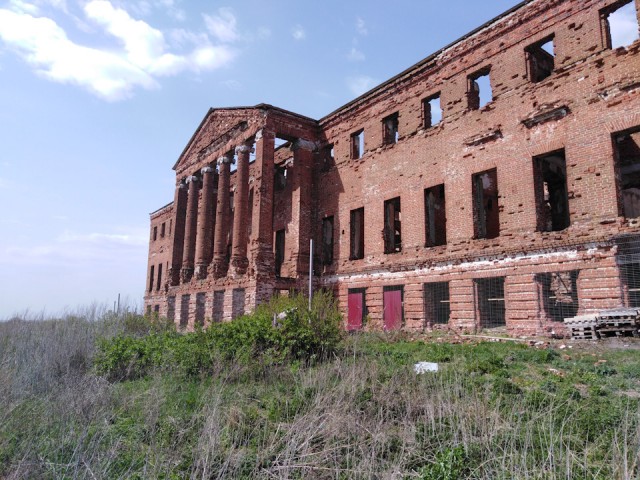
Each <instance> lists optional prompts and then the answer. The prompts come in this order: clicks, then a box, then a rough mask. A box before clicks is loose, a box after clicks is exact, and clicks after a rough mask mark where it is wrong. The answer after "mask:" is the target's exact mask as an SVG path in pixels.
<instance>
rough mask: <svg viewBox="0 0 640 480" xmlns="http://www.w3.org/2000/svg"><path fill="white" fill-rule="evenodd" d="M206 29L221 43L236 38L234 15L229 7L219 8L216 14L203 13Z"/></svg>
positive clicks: (229, 41)
mask: <svg viewBox="0 0 640 480" xmlns="http://www.w3.org/2000/svg"><path fill="white" fill-rule="evenodd" d="M203 17H204V22H205V25H206V26H207V30H209V32H211V34H212V35H213V36H214V37H216V38H217V39H218V40H219V41H221V42H222V43H232V42H235V41H236V40H238V32H237V31H236V23H237V22H236V17H235V15H234V14H233V11H232V10H231V9H230V8H226V7H223V8H219V9H218V15H203Z"/></svg>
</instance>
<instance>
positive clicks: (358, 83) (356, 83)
mask: <svg viewBox="0 0 640 480" xmlns="http://www.w3.org/2000/svg"><path fill="white" fill-rule="evenodd" d="M377 84H378V81H377V80H375V79H373V78H371V77H369V76H367V75H358V76H355V77H348V78H347V87H349V90H351V92H352V93H353V94H354V95H362V94H363V93H365V92H367V91H369V90H371V89H372V88H373V87H375V86H376V85H377Z"/></svg>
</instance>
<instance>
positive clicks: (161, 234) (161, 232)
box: [160, 222, 167, 238]
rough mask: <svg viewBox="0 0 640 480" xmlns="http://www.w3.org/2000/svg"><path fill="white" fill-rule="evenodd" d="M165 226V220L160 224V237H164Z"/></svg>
mask: <svg viewBox="0 0 640 480" xmlns="http://www.w3.org/2000/svg"><path fill="white" fill-rule="evenodd" d="M166 228H167V222H162V225H161V226H160V238H164V235H165V233H166V232H165V230H166Z"/></svg>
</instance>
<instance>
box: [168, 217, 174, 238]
mask: <svg viewBox="0 0 640 480" xmlns="http://www.w3.org/2000/svg"><path fill="white" fill-rule="evenodd" d="M171 227H173V218H172V219H170V220H169V235H171Z"/></svg>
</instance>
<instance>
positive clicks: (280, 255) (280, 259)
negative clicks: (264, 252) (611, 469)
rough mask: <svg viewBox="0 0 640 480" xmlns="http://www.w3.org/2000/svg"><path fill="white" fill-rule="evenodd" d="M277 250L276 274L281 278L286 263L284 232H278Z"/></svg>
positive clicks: (275, 256)
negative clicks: (283, 265)
mask: <svg viewBox="0 0 640 480" xmlns="http://www.w3.org/2000/svg"><path fill="white" fill-rule="evenodd" d="M275 249H276V251H275V253H274V260H275V274H276V277H279V276H280V274H281V272H282V264H283V263H284V230H278V231H277V232H276V241H275Z"/></svg>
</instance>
